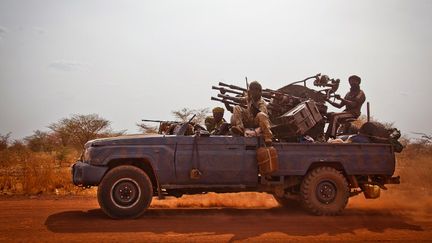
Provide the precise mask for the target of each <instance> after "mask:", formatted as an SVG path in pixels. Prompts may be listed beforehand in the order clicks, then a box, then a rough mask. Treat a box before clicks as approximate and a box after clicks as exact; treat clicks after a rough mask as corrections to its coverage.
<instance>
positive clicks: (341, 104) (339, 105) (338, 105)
mask: <svg viewBox="0 0 432 243" xmlns="http://www.w3.org/2000/svg"><path fill="white" fill-rule="evenodd" d="M341 100H342V102H341V103H336V102H333V101H331V100H330V99H327V102H328V103H329V104H330V105H332V106H334V107H336V108H342V107H343V106H344V105H345V103H344V101H343V100H344V99H342V98H341Z"/></svg>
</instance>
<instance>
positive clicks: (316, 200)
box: [300, 167, 349, 215]
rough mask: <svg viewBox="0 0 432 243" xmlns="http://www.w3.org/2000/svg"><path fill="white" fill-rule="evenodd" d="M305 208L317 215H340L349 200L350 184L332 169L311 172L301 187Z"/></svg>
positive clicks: (338, 172) (321, 168) (319, 169)
mask: <svg viewBox="0 0 432 243" xmlns="http://www.w3.org/2000/svg"><path fill="white" fill-rule="evenodd" d="M300 194H301V200H302V204H303V206H304V207H305V208H306V210H308V211H310V212H311V213H313V214H315V215H338V214H340V213H341V212H342V210H343V209H344V208H345V207H346V205H347V203H348V198H349V187H348V182H347V180H346V178H345V176H344V175H342V173H341V172H340V171H338V170H336V169H334V168H332V167H318V168H316V169H314V170H312V171H310V172H309V173H308V174H307V175H306V177H305V178H304V179H303V182H302V184H301V187H300Z"/></svg>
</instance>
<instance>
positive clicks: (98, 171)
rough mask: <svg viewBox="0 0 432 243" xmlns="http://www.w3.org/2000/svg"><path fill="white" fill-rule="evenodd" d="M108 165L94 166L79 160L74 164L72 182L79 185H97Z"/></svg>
mask: <svg viewBox="0 0 432 243" xmlns="http://www.w3.org/2000/svg"><path fill="white" fill-rule="evenodd" d="M107 170H108V167H105V166H94V165H89V164H86V163H83V162H81V161H77V162H76V163H75V164H74V165H72V182H73V183H74V184H75V185H77V186H97V185H98V184H99V182H100V181H101V180H102V177H103V176H104V175H105V172H106V171H107Z"/></svg>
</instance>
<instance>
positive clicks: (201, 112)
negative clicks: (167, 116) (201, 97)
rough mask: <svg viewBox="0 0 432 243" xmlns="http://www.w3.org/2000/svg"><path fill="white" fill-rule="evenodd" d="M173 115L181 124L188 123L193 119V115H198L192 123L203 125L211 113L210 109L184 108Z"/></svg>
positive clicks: (173, 112)
mask: <svg viewBox="0 0 432 243" xmlns="http://www.w3.org/2000/svg"><path fill="white" fill-rule="evenodd" d="M171 113H172V114H173V116H174V117H175V118H177V119H179V120H180V121H181V122H187V121H189V119H190V118H191V117H192V115H196V116H195V118H194V119H193V120H192V121H193V122H195V123H198V124H203V122H204V119H205V118H206V116H207V115H208V114H209V113H210V111H209V108H201V109H189V108H183V109H181V110H176V111H172V112H171Z"/></svg>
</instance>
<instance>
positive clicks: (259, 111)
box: [231, 96, 273, 141]
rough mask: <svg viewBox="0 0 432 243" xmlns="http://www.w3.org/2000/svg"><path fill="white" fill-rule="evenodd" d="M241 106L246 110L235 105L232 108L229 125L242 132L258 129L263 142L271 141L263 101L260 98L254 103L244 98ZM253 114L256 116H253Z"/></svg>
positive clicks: (265, 107) (268, 121) (268, 122)
mask: <svg viewBox="0 0 432 243" xmlns="http://www.w3.org/2000/svg"><path fill="white" fill-rule="evenodd" d="M242 103H243V104H246V105H247V108H244V107H242V106H239V105H236V106H234V110H233V115H232V116H231V125H232V126H233V127H238V128H240V129H242V130H243V131H244V128H245V127H246V128H256V127H260V128H261V131H262V133H263V136H264V140H265V141H271V140H272V138H273V134H272V132H271V130H270V120H269V116H268V112H267V105H266V103H265V101H264V100H263V99H262V97H261V98H260V100H259V101H258V102H254V101H253V100H252V99H251V98H249V97H248V96H246V97H245V98H243V102H242ZM254 114H256V115H255V116H254Z"/></svg>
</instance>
